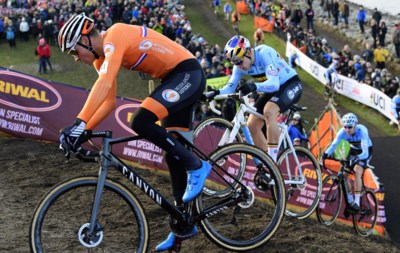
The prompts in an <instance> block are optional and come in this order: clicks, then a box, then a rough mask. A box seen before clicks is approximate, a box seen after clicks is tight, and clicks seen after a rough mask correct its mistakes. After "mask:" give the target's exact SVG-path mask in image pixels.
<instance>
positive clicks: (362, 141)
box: [325, 124, 372, 160]
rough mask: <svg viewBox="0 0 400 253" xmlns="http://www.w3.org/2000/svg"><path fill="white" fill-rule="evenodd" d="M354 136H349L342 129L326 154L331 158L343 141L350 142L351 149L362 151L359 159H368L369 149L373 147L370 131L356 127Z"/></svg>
mask: <svg viewBox="0 0 400 253" xmlns="http://www.w3.org/2000/svg"><path fill="white" fill-rule="evenodd" d="M355 127H356V129H355V132H354V134H351V135H349V134H347V133H346V131H345V130H344V129H343V128H342V129H340V130H339V132H338V133H337V135H336V138H335V140H334V141H333V142H332V144H331V146H330V147H329V148H328V149H327V150H326V151H325V153H326V154H327V155H328V156H330V155H332V153H333V151H334V150H335V148H336V147H337V145H338V144H339V142H340V141H341V140H345V141H348V142H349V143H350V148H352V149H355V150H359V151H362V152H361V153H360V154H359V155H358V158H359V159H360V160H364V159H367V158H368V156H369V152H368V149H369V148H370V147H372V142H371V139H370V138H369V135H368V129H367V128H366V127H365V126H364V125H360V124H358V125H356V126H355Z"/></svg>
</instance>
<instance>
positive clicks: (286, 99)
mask: <svg viewBox="0 0 400 253" xmlns="http://www.w3.org/2000/svg"><path fill="white" fill-rule="evenodd" d="M302 92H303V85H302V83H301V81H300V79H299V77H298V76H294V77H292V78H290V79H289V80H287V81H286V82H285V83H284V84H283V85H281V87H280V88H279V90H278V91H276V92H274V93H264V94H263V95H261V96H260V97H259V98H258V99H257V101H256V102H255V103H254V107H256V108H257V112H258V113H260V114H264V107H265V105H266V104H267V103H268V102H271V103H275V104H277V105H278V107H279V110H280V112H285V111H286V110H287V109H289V108H290V106H291V105H293V104H295V103H297V102H298V101H299V100H300V97H301V94H302Z"/></svg>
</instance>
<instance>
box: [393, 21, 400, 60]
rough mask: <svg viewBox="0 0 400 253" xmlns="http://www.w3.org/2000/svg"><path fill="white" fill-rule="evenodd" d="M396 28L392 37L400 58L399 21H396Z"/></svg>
mask: <svg viewBox="0 0 400 253" xmlns="http://www.w3.org/2000/svg"><path fill="white" fill-rule="evenodd" d="M394 26H395V30H394V31H393V35H392V39H393V45H394V49H395V50H396V56H397V58H398V59H400V24H399V22H396V23H395V24H394Z"/></svg>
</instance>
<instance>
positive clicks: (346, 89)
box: [286, 40, 399, 124]
mask: <svg viewBox="0 0 400 253" xmlns="http://www.w3.org/2000/svg"><path fill="white" fill-rule="evenodd" d="M294 53H296V54H297V56H298V58H297V59H296V64H297V65H298V66H300V67H301V68H302V69H303V70H305V71H306V72H307V73H308V74H310V75H312V76H313V77H314V78H315V79H317V80H318V81H319V82H320V83H321V84H322V85H323V84H324V83H325V82H326V81H325V71H326V68H325V67H323V66H322V65H320V64H319V63H317V62H315V61H313V60H312V59H310V58H309V57H308V56H307V55H305V54H304V53H303V52H301V51H300V50H299V49H298V48H297V47H295V46H294V45H292V43H290V42H289V40H288V41H287V43H286V57H288V58H290V56H291V55H293V54H294ZM337 76H338V79H337V80H336V78H335V75H333V76H332V78H333V81H334V88H335V90H336V91H337V93H339V94H341V95H343V96H346V97H348V98H350V99H352V100H354V101H357V102H360V103H362V104H364V105H367V106H369V107H371V108H373V109H375V110H377V111H379V112H380V113H381V114H383V115H384V116H386V117H387V118H389V119H390V120H392V121H394V122H396V123H397V124H398V123H399V122H397V120H396V118H395V117H394V115H393V111H392V99H391V98H390V97H388V96H387V95H386V94H385V93H383V92H381V91H380V90H377V89H375V88H373V87H372V86H369V85H367V84H364V83H359V82H357V81H356V80H354V79H352V78H348V77H346V76H343V75H339V74H338V75H337Z"/></svg>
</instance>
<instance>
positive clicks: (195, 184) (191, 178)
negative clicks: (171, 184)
mask: <svg viewBox="0 0 400 253" xmlns="http://www.w3.org/2000/svg"><path fill="white" fill-rule="evenodd" d="M201 163H202V166H201V167H200V168H199V169H197V170H191V171H188V172H187V185H186V191H185V193H184V194H183V197H182V200H183V202H185V203H187V202H189V201H191V200H193V199H194V198H196V197H197V195H199V194H200V192H201V190H203V186H204V182H205V181H206V179H207V177H208V175H209V174H210V171H211V164H209V163H208V162H206V161H201Z"/></svg>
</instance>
